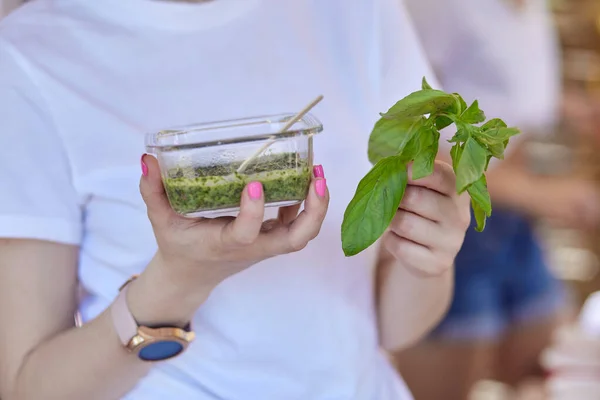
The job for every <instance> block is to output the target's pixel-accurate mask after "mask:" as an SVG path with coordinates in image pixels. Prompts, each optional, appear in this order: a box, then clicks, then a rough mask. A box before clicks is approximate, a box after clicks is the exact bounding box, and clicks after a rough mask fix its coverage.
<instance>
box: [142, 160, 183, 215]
mask: <svg viewBox="0 0 600 400" xmlns="http://www.w3.org/2000/svg"><path fill="white" fill-rule="evenodd" d="M141 164H142V165H141V166H142V177H141V179H140V193H141V194H142V198H143V199H144V203H146V207H147V208H148V217H150V220H151V221H152V222H160V221H161V220H163V221H164V220H166V219H167V218H170V217H172V216H173V215H176V213H175V211H173V209H172V208H171V205H170V204H169V200H168V199H167V194H166V193H165V187H164V186H163V182H162V178H161V175H160V167H159V166H158V160H157V159H156V158H155V157H153V156H151V155H149V154H144V155H143V156H142V159H141Z"/></svg>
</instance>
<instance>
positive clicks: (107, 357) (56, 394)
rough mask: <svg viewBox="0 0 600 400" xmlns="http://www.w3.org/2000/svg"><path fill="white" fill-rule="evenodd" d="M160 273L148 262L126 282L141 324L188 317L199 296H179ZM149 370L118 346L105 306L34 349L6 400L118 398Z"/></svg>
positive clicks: (174, 320)
mask: <svg viewBox="0 0 600 400" xmlns="http://www.w3.org/2000/svg"><path fill="white" fill-rule="evenodd" d="M159 275H160V273H159V272H158V270H155V269H154V268H152V263H151V265H150V266H149V268H148V269H147V272H146V273H144V274H142V276H140V278H138V280H136V281H134V282H133V283H131V286H130V289H129V296H128V303H129V305H130V308H131V309H132V313H133V314H134V316H135V317H136V318H138V316H139V315H143V317H142V318H143V319H142V320H141V321H139V322H140V323H148V324H149V323H153V322H154V323H158V322H162V323H165V324H168V323H174V324H179V323H180V322H179V321H186V320H187V321H189V319H190V318H191V317H192V315H193V313H194V311H195V308H196V307H197V306H198V305H199V302H201V298H202V296H201V295H199V296H198V297H196V298H195V299H189V298H188V299H183V298H181V296H179V294H178V293H177V291H178V288H176V287H174V286H170V285H169V284H168V282H165V279H164V277H161V276H159ZM206 296H208V294H206ZM206 296H204V298H206ZM140 299H141V300H142V301H140ZM150 368H151V364H149V363H145V362H142V361H140V360H139V359H138V357H137V356H136V355H134V354H131V353H130V352H128V351H127V350H126V349H125V348H124V347H123V346H122V345H121V343H120V341H119V338H118V336H117V334H116V331H115V329H114V327H113V323H112V318H111V314H110V309H107V310H105V311H104V312H103V313H102V314H101V315H99V316H98V317H97V318H95V319H94V320H92V321H90V322H89V323H87V324H85V325H83V326H82V327H80V328H72V329H69V330H68V331H65V332H63V333H61V334H59V335H57V336H55V337H53V338H50V339H49V340H46V341H45V342H43V343H41V344H40V345H38V346H37V347H36V348H34V349H33V350H32V351H31V352H30V353H29V355H28V356H27V357H26V359H25V360H24V362H23V364H22V366H21V368H20V370H19V372H18V374H17V377H16V379H15V384H14V389H13V391H12V393H11V395H9V396H7V397H6V400H29V399H31V400H38V399H44V400H53V399H56V400H71V399H73V400H81V399H90V400H93V399H98V400H106V399H120V398H121V397H123V396H124V395H125V394H126V393H128V392H129V391H130V390H131V389H132V388H133V387H134V386H135V385H136V384H137V382H138V381H139V380H140V379H142V378H143V377H144V376H145V375H146V374H147V373H148V372H149V370H150Z"/></svg>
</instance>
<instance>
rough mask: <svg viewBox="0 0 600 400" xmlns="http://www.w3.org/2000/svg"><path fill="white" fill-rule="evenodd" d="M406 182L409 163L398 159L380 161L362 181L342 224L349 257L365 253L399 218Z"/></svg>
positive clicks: (343, 239)
mask: <svg viewBox="0 0 600 400" xmlns="http://www.w3.org/2000/svg"><path fill="white" fill-rule="evenodd" d="M407 182H408V174H407V172H406V163H405V161H404V160H402V159H401V158H400V157H399V156H392V157H387V158H384V159H382V160H380V161H379V162H378V163H377V164H375V166H374V167H373V168H372V169H371V171H370V172H369V173H368V174H367V175H366V176H365V177H364V178H363V179H362V180H361V181H360V183H359V184H358V188H357V189H356V193H355V195H354V198H353V199H352V201H350V204H349V205H348V207H347V208H346V212H345V213H344V222H343V223H342V247H343V249H344V254H345V255H346V256H353V255H356V254H358V253H360V252H361V251H363V250H365V249H366V248H367V247H369V246H371V245H372V244H373V243H375V242H376V241H377V239H379V237H380V236H381V235H382V234H383V232H385V230H386V229H387V228H388V227H389V225H390V222H391V221H392V218H394V215H396V212H397V210H398V206H399V205H400V201H401V200H402V197H403V196H404V191H405V190H406V184H407Z"/></svg>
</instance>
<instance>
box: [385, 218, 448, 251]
mask: <svg viewBox="0 0 600 400" xmlns="http://www.w3.org/2000/svg"><path fill="white" fill-rule="evenodd" d="M390 230H391V231H392V232H394V233H395V234H396V235H397V236H399V237H401V238H404V239H408V240H410V241H411V242H414V243H417V244H420V245H421V246H425V247H428V248H431V247H433V246H436V245H437V246H440V245H443V242H444V240H443V239H444V238H442V237H440V236H441V235H440V226H439V225H438V224H437V223H435V222H433V221H431V220H429V219H427V218H423V217H421V216H419V215H417V214H413V213H412V212H409V211H398V212H397V213H396V215H395V216H394V219H392V222H391V224H390Z"/></svg>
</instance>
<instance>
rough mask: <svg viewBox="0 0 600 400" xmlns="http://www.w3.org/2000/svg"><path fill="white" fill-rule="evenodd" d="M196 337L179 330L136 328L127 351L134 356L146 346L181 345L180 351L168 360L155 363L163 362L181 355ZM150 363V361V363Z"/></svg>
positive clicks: (191, 332) (192, 333)
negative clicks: (135, 333)
mask: <svg viewBox="0 0 600 400" xmlns="http://www.w3.org/2000/svg"><path fill="white" fill-rule="evenodd" d="M195 337H196V335H195V333H194V332H193V331H186V330H185V329H180V328H149V327H147V326H140V327H139V328H138V333H137V335H135V336H134V337H133V338H131V340H130V341H129V343H128V344H127V346H126V347H127V349H128V350H129V351H131V352H133V353H135V354H139V352H140V351H141V350H142V349H144V348H145V347H146V346H148V345H151V344H154V343H159V342H164V341H169V342H175V343H178V344H180V345H181V348H182V350H181V351H180V352H179V353H177V354H173V355H172V356H170V357H168V358H163V359H161V360H157V361H164V360H168V359H171V358H174V357H177V356H178V355H180V354H181V353H183V352H184V351H185V350H186V349H187V347H188V346H189V344H190V343H191V342H192V341H193V340H194V339H195ZM150 362H152V361H150Z"/></svg>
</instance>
